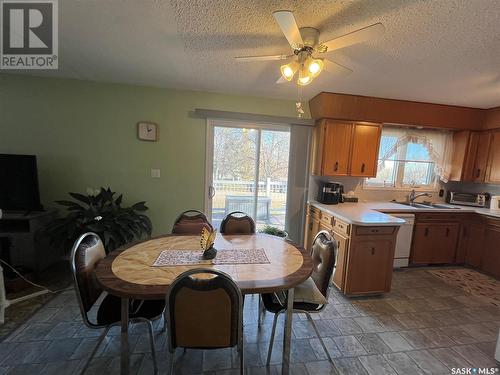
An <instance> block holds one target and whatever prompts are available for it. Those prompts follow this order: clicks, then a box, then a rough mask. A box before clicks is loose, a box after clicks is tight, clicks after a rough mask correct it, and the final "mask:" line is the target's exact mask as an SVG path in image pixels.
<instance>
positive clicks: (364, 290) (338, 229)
mask: <svg viewBox="0 0 500 375" xmlns="http://www.w3.org/2000/svg"><path fill="white" fill-rule="evenodd" d="M308 207H313V206H308ZM319 211H320V212H319V219H318V220H317V221H318V224H317V225H318V230H316V229H315V227H314V226H315V225H316V224H311V223H314V222H315V221H314V220H313V219H312V217H313V216H314V215H312V214H311V212H313V210H311V209H308V211H307V212H308V216H309V219H308V221H306V228H305V229H306V233H307V235H306V240H305V246H311V245H308V243H309V242H308V241H311V244H312V240H310V238H311V235H312V233H313V232H314V231H316V233H317V232H318V231H319V230H326V231H328V232H329V233H330V234H331V236H332V237H333V239H334V240H335V241H336V242H337V256H336V262H335V271H334V273H333V275H332V283H333V285H335V287H337V288H338V289H339V290H340V291H341V292H343V293H344V294H346V295H352V296H355V295H367V294H380V293H387V292H389V291H390V290H391V281H392V263H393V260H394V250H395V247H396V236H397V232H398V230H399V227H393V226H387V227H377V226H356V225H351V224H348V223H346V222H344V221H343V220H340V219H338V218H336V217H335V216H333V215H331V214H330V213H327V212H324V211H322V210H319Z"/></svg>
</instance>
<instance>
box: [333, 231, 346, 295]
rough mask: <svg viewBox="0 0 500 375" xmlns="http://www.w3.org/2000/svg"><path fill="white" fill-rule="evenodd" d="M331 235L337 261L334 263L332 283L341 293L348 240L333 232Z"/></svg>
mask: <svg viewBox="0 0 500 375" xmlns="http://www.w3.org/2000/svg"><path fill="white" fill-rule="evenodd" d="M332 235H333V238H334V239H335V240H336V241H337V260H336V261H335V270H334V271H333V276H332V282H333V284H334V285H335V286H336V287H337V288H339V289H340V290H342V291H343V289H344V276H345V265H346V260H347V250H348V246H349V240H348V239H347V237H344V236H342V235H340V234H338V233H335V232H333V233H332Z"/></svg>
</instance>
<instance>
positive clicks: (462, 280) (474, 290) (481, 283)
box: [427, 268, 500, 307]
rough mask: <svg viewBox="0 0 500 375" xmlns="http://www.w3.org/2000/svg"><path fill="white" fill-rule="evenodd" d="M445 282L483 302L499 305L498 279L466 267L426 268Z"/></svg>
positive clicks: (499, 286) (499, 288)
mask: <svg viewBox="0 0 500 375" xmlns="http://www.w3.org/2000/svg"><path fill="white" fill-rule="evenodd" d="M427 272H430V273H431V274H433V275H434V276H437V277H439V278H440V279H441V280H443V281H444V282H445V283H447V284H450V285H453V286H455V287H457V288H460V289H462V290H464V291H466V292H467V293H470V294H472V295H474V296H477V297H481V298H482V299H484V301H485V302H487V303H489V304H492V305H494V306H498V307H500V281H498V280H496V279H494V278H493V277H490V276H487V275H485V274H482V273H481V272H478V271H474V270H471V269H467V268H456V269H445V270H428V271H427Z"/></svg>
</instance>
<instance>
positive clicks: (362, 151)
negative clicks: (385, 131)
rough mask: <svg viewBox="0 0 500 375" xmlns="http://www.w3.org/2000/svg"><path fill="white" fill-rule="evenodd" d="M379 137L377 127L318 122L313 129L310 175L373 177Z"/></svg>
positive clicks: (340, 122) (330, 121)
mask: <svg viewBox="0 0 500 375" xmlns="http://www.w3.org/2000/svg"><path fill="white" fill-rule="evenodd" d="M380 134H381V126H380V125H379V124H370V123H357V122H348V121H334V120H321V121H319V122H318V123H317V125H316V127H315V136H314V145H313V157H312V162H313V165H312V171H313V174H316V175H322V176H357V177H375V175H376V173H377V158H378V149H379V144H380Z"/></svg>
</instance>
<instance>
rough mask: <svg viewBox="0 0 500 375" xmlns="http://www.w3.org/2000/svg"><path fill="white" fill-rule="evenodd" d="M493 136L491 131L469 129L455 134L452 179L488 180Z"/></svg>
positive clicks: (468, 180)
mask: <svg viewBox="0 0 500 375" xmlns="http://www.w3.org/2000/svg"><path fill="white" fill-rule="evenodd" d="M491 138H492V135H491V133H490V132H475V131H468V130H465V131H459V132H456V133H455V134H454V135H453V143H454V151H453V159H452V164H451V176H450V180H451V181H466V182H485V181H488V176H487V166H488V160H489V159H491V158H490V157H489V155H490V149H491V147H490V144H491ZM499 177H500V176H499Z"/></svg>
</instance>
